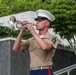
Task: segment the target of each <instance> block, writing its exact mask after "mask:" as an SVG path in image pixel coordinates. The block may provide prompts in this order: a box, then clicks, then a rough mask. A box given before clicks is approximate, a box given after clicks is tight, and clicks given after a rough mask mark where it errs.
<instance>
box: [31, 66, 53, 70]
mask: <svg viewBox="0 0 76 75" xmlns="http://www.w3.org/2000/svg"><path fill="white" fill-rule="evenodd" d="M48 68H50V69H52V67H51V66H41V67H32V68H30V70H43V69H48Z"/></svg>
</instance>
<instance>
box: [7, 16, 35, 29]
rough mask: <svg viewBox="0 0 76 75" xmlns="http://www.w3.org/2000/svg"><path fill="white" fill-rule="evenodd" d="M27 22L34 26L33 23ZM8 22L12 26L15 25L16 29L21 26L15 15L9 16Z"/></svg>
mask: <svg viewBox="0 0 76 75" xmlns="http://www.w3.org/2000/svg"><path fill="white" fill-rule="evenodd" d="M27 23H28V24H32V25H33V26H36V25H35V24H34V23H30V22H27ZM9 24H10V25H13V26H14V25H15V26H16V28H18V29H21V28H23V26H22V22H21V21H18V20H16V17H15V16H11V17H10V20H9Z"/></svg>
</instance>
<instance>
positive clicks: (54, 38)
mask: <svg viewBox="0 0 76 75" xmlns="http://www.w3.org/2000/svg"><path fill="white" fill-rule="evenodd" d="M50 43H51V45H52V46H53V48H55V49H56V48H57V46H58V38H57V37H55V36H54V37H52V38H50Z"/></svg>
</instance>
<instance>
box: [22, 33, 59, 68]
mask: <svg viewBox="0 0 76 75" xmlns="http://www.w3.org/2000/svg"><path fill="white" fill-rule="evenodd" d="M42 39H43V40H45V41H46V42H49V43H50V44H52V46H53V48H52V49H50V50H48V51H44V50H42V49H41V48H40V47H39V46H38V44H37V43H36V40H35V39H34V37H33V38H30V39H28V40H27V41H26V42H25V43H23V45H24V49H29V51H30V59H31V63H30V68H34V67H41V66H52V65H53V61H52V58H53V56H54V53H55V50H56V48H57V45H58V39H57V37H55V36H54V35H51V34H50V33H49V32H47V33H46V34H45V35H44V36H43V37H42Z"/></svg>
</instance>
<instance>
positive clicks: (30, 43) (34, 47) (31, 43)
mask: <svg viewBox="0 0 76 75" xmlns="http://www.w3.org/2000/svg"><path fill="white" fill-rule="evenodd" d="M35 43H36V41H35V40H32V41H30V42H29V50H30V51H31V52H32V51H34V50H35V49H36V45H35Z"/></svg>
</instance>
